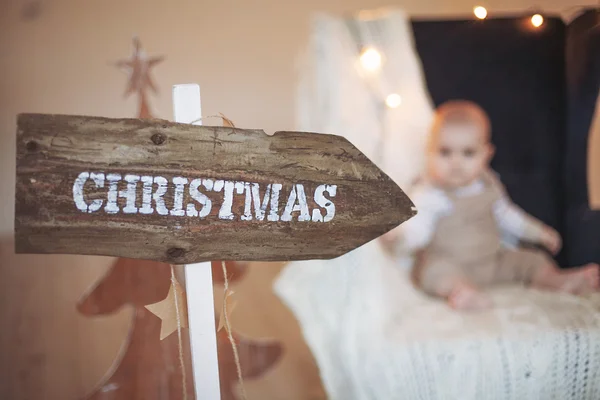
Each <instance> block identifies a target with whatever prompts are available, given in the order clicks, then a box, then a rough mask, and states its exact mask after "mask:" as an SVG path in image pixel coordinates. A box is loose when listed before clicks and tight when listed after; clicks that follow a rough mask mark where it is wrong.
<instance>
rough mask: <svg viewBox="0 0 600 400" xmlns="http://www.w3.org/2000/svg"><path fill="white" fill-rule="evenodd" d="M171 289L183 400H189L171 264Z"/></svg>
mask: <svg viewBox="0 0 600 400" xmlns="http://www.w3.org/2000/svg"><path fill="white" fill-rule="evenodd" d="M171 287H172V288H173V294H174V296H175V317H176V320H177V345H178V350H179V366H180V367H181V384H182V385H181V390H182V392H183V400H187V385H186V383H187V379H186V374H185V363H184V361H183V340H182V339H181V313H180V309H179V297H178V295H177V281H176V278H175V268H174V267H173V264H171Z"/></svg>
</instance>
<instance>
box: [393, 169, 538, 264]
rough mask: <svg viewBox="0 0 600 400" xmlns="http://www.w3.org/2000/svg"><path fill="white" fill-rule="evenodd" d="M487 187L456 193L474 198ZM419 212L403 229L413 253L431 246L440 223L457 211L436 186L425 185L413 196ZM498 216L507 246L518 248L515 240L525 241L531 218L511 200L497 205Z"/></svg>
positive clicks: (480, 183)
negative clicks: (442, 219)
mask: <svg viewBox="0 0 600 400" xmlns="http://www.w3.org/2000/svg"><path fill="white" fill-rule="evenodd" d="M484 188H485V186H484V183H483V181H481V180H479V181H476V182H474V183H472V184H470V185H469V186H465V187H462V188H460V189H457V190H456V191H455V194H456V195H457V196H459V197H462V196H473V195H476V194H479V193H481V192H482V191H483V190H484ZM410 198H411V200H412V201H413V203H414V204H415V206H416V208H417V215H415V216H414V217H412V218H411V219H409V220H408V221H406V222H404V223H403V224H402V225H400V231H401V235H402V243H403V247H404V248H405V249H406V250H408V251H409V252H414V251H416V250H419V249H422V248H424V247H425V246H427V245H428V244H429V242H430V241H431V238H432V236H433V233H434V232H435V229H436V224H437V221H438V220H439V219H440V218H441V217H444V216H447V215H450V214H451V213H452V211H453V204H452V201H451V200H450V199H449V198H448V196H447V195H446V194H445V193H444V191H442V190H441V189H438V188H436V187H434V186H431V185H427V184H422V185H420V186H419V187H418V189H416V190H415V192H414V193H413V194H411V196H410ZM493 207H494V216H495V218H496V221H497V222H498V226H499V228H500V230H501V232H502V234H503V236H504V238H505V241H506V242H507V243H506V244H509V245H510V244H512V245H515V244H516V241H515V239H518V238H523V236H524V234H525V224H526V222H527V216H526V214H525V212H524V211H523V210H522V209H520V208H519V207H518V206H516V205H515V204H514V203H513V202H512V201H511V200H510V199H509V198H508V197H507V196H503V197H502V198H500V199H498V200H497V201H496V202H495V203H494V206H493Z"/></svg>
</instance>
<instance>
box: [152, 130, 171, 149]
mask: <svg viewBox="0 0 600 400" xmlns="http://www.w3.org/2000/svg"><path fill="white" fill-rule="evenodd" d="M150 139H152V143H154V144H155V145H157V146H159V145H161V144H163V143H164V142H165V140H167V138H166V137H165V135H163V134H162V133H155V134H154V135H152V137H151V138H150Z"/></svg>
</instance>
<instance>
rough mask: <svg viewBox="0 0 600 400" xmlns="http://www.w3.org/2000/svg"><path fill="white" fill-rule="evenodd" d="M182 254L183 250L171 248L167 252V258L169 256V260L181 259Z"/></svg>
mask: <svg viewBox="0 0 600 400" xmlns="http://www.w3.org/2000/svg"><path fill="white" fill-rule="evenodd" d="M184 254H185V250H184V249H182V248H181V247H171V248H170V249H169V250H167V256H169V258H180V257H183V255H184Z"/></svg>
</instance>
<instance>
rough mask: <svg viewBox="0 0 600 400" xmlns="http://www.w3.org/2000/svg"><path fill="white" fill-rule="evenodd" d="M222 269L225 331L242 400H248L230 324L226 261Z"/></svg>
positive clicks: (222, 262) (223, 262) (222, 264)
mask: <svg viewBox="0 0 600 400" xmlns="http://www.w3.org/2000/svg"><path fill="white" fill-rule="evenodd" d="M221 267H222V268H223V277H224V284H223V286H224V291H223V318H224V320H225V329H226V330H227V337H228V338H229V343H231V348H232V350H233V360H234V362H235V368H236V371H237V378H238V382H239V384H240V391H241V395H242V400H247V398H248V397H247V396H246V389H245V388H244V379H243V378H242V365H241V364H240V356H239V354H238V349H237V346H236V345H235V340H234V339H233V334H232V333H231V324H230V323H229V315H228V313H227V297H228V295H229V278H228V277H227V267H226V266H225V261H221Z"/></svg>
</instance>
